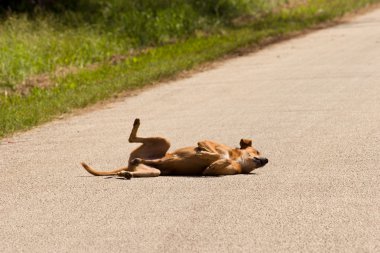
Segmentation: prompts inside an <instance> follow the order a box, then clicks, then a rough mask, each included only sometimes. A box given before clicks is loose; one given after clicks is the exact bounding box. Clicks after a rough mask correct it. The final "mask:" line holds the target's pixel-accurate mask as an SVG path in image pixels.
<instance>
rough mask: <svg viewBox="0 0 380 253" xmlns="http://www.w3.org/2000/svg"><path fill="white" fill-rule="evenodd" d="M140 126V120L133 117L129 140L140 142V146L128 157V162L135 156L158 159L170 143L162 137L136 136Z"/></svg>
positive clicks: (162, 155) (163, 154)
mask: <svg viewBox="0 0 380 253" xmlns="http://www.w3.org/2000/svg"><path fill="white" fill-rule="evenodd" d="M139 126H140V120H139V119H135V122H134V123H133V128H132V131H131V134H130V136H129V142H131V143H142V145H141V146H140V147H138V148H137V149H135V150H134V151H133V152H132V153H131V155H130V157H129V160H128V161H129V163H130V162H131V161H132V160H133V159H135V158H141V159H159V158H162V157H164V156H165V154H166V152H167V151H168V150H169V148H170V143H169V141H168V140H167V139H165V138H162V137H148V138H143V137H138V136H137V130H138V129H139Z"/></svg>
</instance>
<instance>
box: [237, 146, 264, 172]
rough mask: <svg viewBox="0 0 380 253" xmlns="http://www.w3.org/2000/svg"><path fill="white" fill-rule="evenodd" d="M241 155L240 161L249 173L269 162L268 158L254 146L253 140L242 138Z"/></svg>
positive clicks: (243, 168) (244, 169) (244, 170)
mask: <svg viewBox="0 0 380 253" xmlns="http://www.w3.org/2000/svg"><path fill="white" fill-rule="evenodd" d="M240 151H241V156H240V159H239V160H238V162H239V163H240V165H241V167H242V170H243V172H244V173H249V172H251V171H252V170H254V169H257V168H260V167H263V166H264V165H265V164H267V163H268V159H267V158H265V157H263V156H262V155H261V153H260V152H259V151H258V150H257V149H255V148H254V147H252V140H249V139H241V140H240Z"/></svg>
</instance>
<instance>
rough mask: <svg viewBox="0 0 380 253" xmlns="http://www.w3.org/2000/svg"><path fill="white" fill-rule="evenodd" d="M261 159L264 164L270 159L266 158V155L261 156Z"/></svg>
mask: <svg viewBox="0 0 380 253" xmlns="http://www.w3.org/2000/svg"><path fill="white" fill-rule="evenodd" d="M260 160H261V163H262V164H263V165H265V164H267V163H268V162H269V161H268V159H267V158H265V157H261V158H260Z"/></svg>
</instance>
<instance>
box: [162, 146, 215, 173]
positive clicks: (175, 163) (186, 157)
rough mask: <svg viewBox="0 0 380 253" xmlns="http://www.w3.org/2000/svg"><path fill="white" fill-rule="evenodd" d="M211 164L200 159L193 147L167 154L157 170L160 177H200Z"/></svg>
mask: <svg viewBox="0 0 380 253" xmlns="http://www.w3.org/2000/svg"><path fill="white" fill-rule="evenodd" d="M212 162H213V161H210V160H207V159H204V158H202V156H200V155H199V154H198V153H197V151H196V148H195V147H188V148H182V149H179V150H176V151H175V152H174V153H172V154H168V158H167V159H164V160H163V162H162V163H161V164H159V165H158V166H157V169H159V170H161V175H202V172H203V171H204V170H205V169H206V168H207V167H208V166H209V165H210V164H211V163H212ZM155 167H156V166H155Z"/></svg>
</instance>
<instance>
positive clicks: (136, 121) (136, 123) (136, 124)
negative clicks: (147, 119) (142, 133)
mask: <svg viewBox="0 0 380 253" xmlns="http://www.w3.org/2000/svg"><path fill="white" fill-rule="evenodd" d="M133 126H134V127H138V126H140V119H138V118H137V119H135V121H134V122H133Z"/></svg>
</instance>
